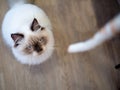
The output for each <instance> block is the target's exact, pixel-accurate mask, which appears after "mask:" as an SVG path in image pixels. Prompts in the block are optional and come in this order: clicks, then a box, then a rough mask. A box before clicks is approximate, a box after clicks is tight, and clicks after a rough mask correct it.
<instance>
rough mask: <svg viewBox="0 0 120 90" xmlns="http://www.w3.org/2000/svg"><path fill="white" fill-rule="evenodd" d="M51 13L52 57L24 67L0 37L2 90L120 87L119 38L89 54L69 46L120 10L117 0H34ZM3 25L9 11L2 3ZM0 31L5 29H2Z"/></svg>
mask: <svg viewBox="0 0 120 90" xmlns="http://www.w3.org/2000/svg"><path fill="white" fill-rule="evenodd" d="M31 2H33V3H34V4H36V5H37V6H40V7H41V8H42V9H43V10H44V11H45V12H46V13H47V15H48V16H49V18H50V20H51V23H52V26H53V33H54V37H55V44H56V45H55V46H56V47H55V51H54V53H53V55H52V57H51V58H50V59H49V60H48V61H46V62H44V63H42V64H40V65H37V66H28V65H22V64H20V63H19V62H17V61H16V60H15V58H14V57H13V55H12V53H11V50H10V49H8V48H7V47H6V46H5V44H4V43H3V40H2V36H1V35H0V90H120V71H119V70H115V68H114V66H115V65H116V64H118V63H120V37H119V36H116V37H115V38H113V39H112V40H110V41H108V42H106V43H104V44H103V45H101V46H99V47H98V48H96V49H94V50H91V51H89V52H85V53H78V54H69V53H67V47H68V45H69V44H71V43H74V42H77V41H83V40H86V39H88V38H89V37H91V36H92V35H93V34H94V33H95V32H96V31H98V29H99V28H100V27H102V26H103V25H104V24H105V23H106V22H107V21H108V20H110V19H111V18H112V17H113V16H114V15H115V14H117V13H118V12H119V10H120V8H119V5H118V4H117V2H116V0H32V1H31ZM0 8H1V10H0V23H1V24H2V20H3V17H4V15H5V13H6V11H7V10H8V4H7V2H6V1H5V0H1V2H0ZM0 34H1V32H0Z"/></svg>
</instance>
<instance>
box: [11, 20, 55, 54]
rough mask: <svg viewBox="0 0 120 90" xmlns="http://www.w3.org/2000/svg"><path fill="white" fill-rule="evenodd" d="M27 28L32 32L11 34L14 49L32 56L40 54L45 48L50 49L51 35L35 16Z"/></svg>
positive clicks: (51, 44)
mask: <svg viewBox="0 0 120 90" xmlns="http://www.w3.org/2000/svg"><path fill="white" fill-rule="evenodd" d="M29 29H30V30H31V33H32V34H30V35H27V36H26V35H24V34H23V33H12V34H11V38H12V39H13V41H14V48H15V49H17V50H19V51H20V52H22V53H23V54H25V55H33V56H38V55H41V54H43V53H44V52H45V51H46V50H48V49H52V46H53V43H51V42H53V40H52V39H53V37H52V33H51V31H50V30H47V29H46V27H43V26H41V25H40V24H39V22H38V20H37V19H36V18H34V19H33V21H32V22H31V26H30V27H29ZM26 33H27V32H26Z"/></svg>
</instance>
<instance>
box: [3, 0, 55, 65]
mask: <svg viewBox="0 0 120 90" xmlns="http://www.w3.org/2000/svg"><path fill="white" fill-rule="evenodd" d="M11 1H12V0H11ZM34 17H35V18H37V20H38V22H39V24H40V25H41V26H43V27H45V29H46V30H47V31H48V33H47V35H48V38H49V42H48V43H47V46H46V51H45V52H44V53H43V54H41V55H39V56H37V55H36V54H34V56H31V55H24V54H23V53H22V52H20V49H21V48H17V49H16V48H14V41H13V40H12V38H11V34H12V33H23V34H24V35H25V39H26V40H27V39H28V38H29V36H30V35H33V32H32V31H30V22H32V21H33V18H34ZM51 29H52V27H51V23H50V21H49V19H48V17H47V16H46V14H45V13H44V11H43V10H42V9H40V8H39V7H37V6H35V5H32V4H24V3H19V4H18V3H16V4H15V5H14V6H13V7H12V8H11V9H10V10H9V11H8V12H7V14H6V15H5V17H4V20H3V24H2V36H3V39H4V41H5V43H6V44H7V45H8V46H9V47H10V48H11V49H12V52H13V54H14V56H15V57H16V59H17V60H18V61H20V62H21V63H23V64H30V65H31V64H32V65H33V64H40V63H42V62H43V61H45V60H47V59H48V58H49V56H51V54H52V52H53V45H54V38H53V34H52V31H51ZM6 53H7V52H6Z"/></svg>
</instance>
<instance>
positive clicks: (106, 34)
mask: <svg viewBox="0 0 120 90" xmlns="http://www.w3.org/2000/svg"><path fill="white" fill-rule="evenodd" d="M118 32H120V14H119V15H118V16H117V17H116V18H115V19H113V20H112V21H111V22H109V23H108V24H106V25H105V26H104V27H103V28H102V29H101V30H100V31H99V32H97V33H96V34H95V35H94V36H93V38H91V39H89V40H87V41H84V42H79V43H76V44H72V45H70V46H69V48H68V52H70V53H76V52H85V51H88V50H91V49H93V48H95V47H97V46H98V45H100V44H102V43H103V42H105V41H106V40H108V39H110V38H111V37H112V36H114V35H115V34H116V33H118Z"/></svg>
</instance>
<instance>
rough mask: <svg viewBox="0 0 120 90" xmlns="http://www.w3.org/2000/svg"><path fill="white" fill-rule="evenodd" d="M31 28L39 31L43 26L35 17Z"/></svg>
mask: <svg viewBox="0 0 120 90" xmlns="http://www.w3.org/2000/svg"><path fill="white" fill-rule="evenodd" d="M30 28H31V30H32V31H37V30H38V29H40V28H41V26H40V25H39V23H38V21H37V19H36V18H34V19H33V21H32V24H31V27H30Z"/></svg>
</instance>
